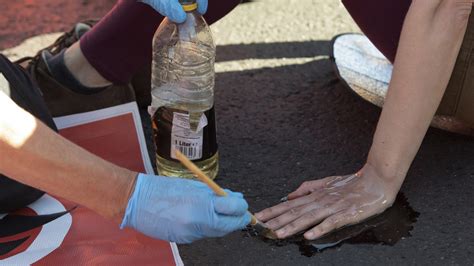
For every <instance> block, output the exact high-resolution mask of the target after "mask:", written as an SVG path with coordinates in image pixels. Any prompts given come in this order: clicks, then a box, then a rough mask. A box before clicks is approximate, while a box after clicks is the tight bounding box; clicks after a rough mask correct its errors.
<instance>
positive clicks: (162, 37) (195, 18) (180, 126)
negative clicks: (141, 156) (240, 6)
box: [150, 0, 219, 178]
mask: <svg viewBox="0 0 474 266" xmlns="http://www.w3.org/2000/svg"><path fill="white" fill-rule="evenodd" d="M180 3H181V5H182V7H183V9H184V10H185V12H186V21H185V22H184V23H180V24H178V23H174V22H172V21H170V20H169V19H168V18H165V19H164V20H163V22H162V23H161V24H160V26H159V27H158V29H157V31H156V33H155V36H154V38H153V62H152V81H151V84H152V92H151V94H152V104H151V106H150V113H151V114H152V120H153V131H154V138H155V145H156V151H157V152H156V153H157V154H156V155H157V156H156V157H157V168H158V172H159V174H160V175H165V176H178V177H184V178H193V174H192V173H190V172H189V171H188V170H187V169H186V168H185V167H184V166H182V165H181V164H180V163H179V161H178V160H176V157H175V154H174V150H175V149H177V150H179V151H181V152H182V153H183V154H185V155H186V156H187V157H188V158H189V159H190V160H192V161H193V162H194V163H195V164H196V165H197V166H198V167H199V168H200V169H201V170H202V171H203V172H205V173H206V174H207V175H208V176H209V177H211V178H215V177H216V175H217V172H218V157H219V156H218V150H217V141H216V124H215V122H216V119H215V114H214V80H215V73H214V61H215V51H216V48H215V44H214V41H213V39H212V34H211V31H210V29H209V26H208V25H207V23H206V21H205V20H204V18H203V17H202V16H201V15H200V14H199V13H198V12H197V10H196V8H197V4H196V2H195V0H180Z"/></svg>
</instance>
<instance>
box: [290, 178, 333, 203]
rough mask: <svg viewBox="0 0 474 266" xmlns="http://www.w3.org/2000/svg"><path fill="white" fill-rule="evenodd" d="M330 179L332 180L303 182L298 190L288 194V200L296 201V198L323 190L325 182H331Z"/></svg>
mask: <svg viewBox="0 0 474 266" xmlns="http://www.w3.org/2000/svg"><path fill="white" fill-rule="evenodd" d="M332 179H334V177H333V176H331V177H327V178H323V179H319V180H313V181H306V182H303V184H301V186H300V187H299V188H298V189H296V190H295V191H293V192H291V193H290V194H288V199H289V200H292V199H296V198H299V197H302V196H305V195H308V194H310V193H311V192H314V191H315V190H317V189H321V188H323V187H324V185H325V184H326V183H327V182H329V181H331V180H332Z"/></svg>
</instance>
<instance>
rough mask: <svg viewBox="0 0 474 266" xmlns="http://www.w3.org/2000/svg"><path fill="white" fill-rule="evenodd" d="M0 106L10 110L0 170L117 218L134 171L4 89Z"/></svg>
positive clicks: (0, 129)
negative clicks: (66, 134)
mask: <svg viewBox="0 0 474 266" xmlns="http://www.w3.org/2000/svg"><path fill="white" fill-rule="evenodd" d="M0 106H1V107H2V112H3V114H8V116H6V115H2V116H1V117H0V154H1V160H0V172H1V173H3V174H5V175H7V176H9V177H10V178H13V179H15V180H17V181H19V182H21V183H24V184H27V185H30V186H33V187H36V188H38V189H41V190H43V191H46V192H48V193H51V194H54V195H57V196H60V197H63V198H66V199H69V200H72V201H74V202H77V203H79V204H81V205H84V206H86V207H88V208H90V209H93V210H95V211H97V212H98V213H101V214H103V215H104V216H106V217H108V218H113V219H116V220H117V221H118V220H119V218H120V217H121V215H122V213H123V211H124V209H125V207H126V203H127V200H128V197H129V194H130V192H131V190H132V188H133V182H134V180H135V175H136V173H133V172H131V171H129V170H127V169H124V168H121V167H118V166H116V165H113V164H111V163H109V162H107V161H105V160H103V159H101V158H99V157H97V156H95V155H93V154H91V153H89V152H87V151H86V150H84V149H82V148H80V147H78V146H77V145H75V144H73V143H71V142H69V141H68V140H66V139H64V138H62V137H61V136H59V135H58V134H56V133H55V132H54V131H52V130H50V129H49V128H48V127H46V126H45V125H44V124H43V123H41V122H40V121H38V120H37V119H35V118H34V117H33V116H32V115H30V114H29V113H27V112H26V111H24V110H23V109H21V108H20V107H18V106H17V105H16V104H15V103H13V101H11V100H10V99H9V98H8V97H6V95H4V94H2V93H0Z"/></svg>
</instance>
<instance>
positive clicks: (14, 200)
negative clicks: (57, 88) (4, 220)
mask: <svg viewBox="0 0 474 266" xmlns="http://www.w3.org/2000/svg"><path fill="white" fill-rule="evenodd" d="M0 73H2V75H3V76H4V77H5V79H6V80H7V81H8V82H9V83H10V88H1V87H0V93H2V92H3V93H5V94H6V95H7V96H9V97H10V98H11V99H12V100H13V101H14V102H15V103H16V104H17V105H18V106H20V107H22V108H23V109H25V110H26V111H28V112H29V113H31V114H33V115H34V116H35V117H37V118H38V119H39V120H41V121H43V123H45V124H46V125H48V126H49V127H50V128H52V129H54V130H56V126H55V124H54V122H53V119H52V118H51V115H50V114H49V111H48V109H47V108H46V105H45V103H44V101H43V98H42V97H41V93H40V91H39V89H38V87H37V86H36V84H35V83H34V82H33V81H32V80H31V78H30V77H29V76H28V74H27V73H26V72H25V71H24V70H23V68H21V67H20V66H18V65H14V64H12V63H11V62H10V61H9V60H8V59H7V58H6V57H4V56H3V55H0ZM18 122H19V123H21V121H18ZM0 158H1V157H0ZM0 160H1V159H0ZM25 163H27V162H25ZM43 194H44V193H43V192H42V191H39V190H37V189H34V188H32V187H29V186H25V185H23V184H21V183H18V182H16V181H14V180H12V179H9V178H7V177H5V176H3V175H0V213H5V212H9V211H12V210H15V209H18V208H21V207H24V206H26V205H28V204H30V203H32V202H33V201H35V200H37V199H38V198H40V197H41V196H42V195H43Z"/></svg>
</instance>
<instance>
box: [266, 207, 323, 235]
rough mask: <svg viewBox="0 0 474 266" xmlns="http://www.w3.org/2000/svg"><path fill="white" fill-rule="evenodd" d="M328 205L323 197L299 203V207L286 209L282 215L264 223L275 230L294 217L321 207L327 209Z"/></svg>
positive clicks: (319, 209) (293, 219) (291, 220)
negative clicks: (302, 203)
mask: <svg viewBox="0 0 474 266" xmlns="http://www.w3.org/2000/svg"><path fill="white" fill-rule="evenodd" d="M328 207H330V205H329V204H328V201H327V200H325V199H322V200H319V199H315V200H314V201H312V202H310V203H308V204H304V205H301V206H299V207H296V208H292V209H290V210H288V211H287V212H285V213H283V214H282V215H280V216H277V217H275V218H273V219H271V220H269V221H267V222H266V223H265V225H267V226H268V227H270V228H271V229H272V230H277V229H280V228H282V227H284V226H285V225H287V224H288V223H291V222H293V221H295V220H296V219H299V218H300V217H302V216H304V215H306V214H308V213H312V212H319V211H321V210H322V209H327V208H328Z"/></svg>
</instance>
